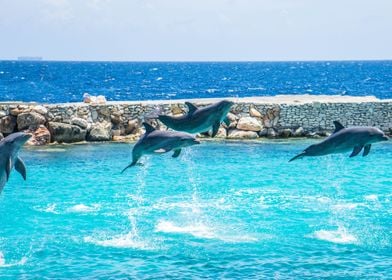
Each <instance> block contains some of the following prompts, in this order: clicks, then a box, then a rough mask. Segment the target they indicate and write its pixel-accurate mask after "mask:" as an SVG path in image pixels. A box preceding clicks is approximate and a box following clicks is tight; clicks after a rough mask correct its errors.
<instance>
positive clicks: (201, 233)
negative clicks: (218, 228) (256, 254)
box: [155, 221, 257, 242]
mask: <svg viewBox="0 0 392 280" xmlns="http://www.w3.org/2000/svg"><path fill="white" fill-rule="evenodd" d="M155 231H156V232H164V233H177V234H189V235H192V236H194V237H197V238H204V239H219V240H222V241H225V242H255V241H257V238H255V237H252V236H249V235H246V234H241V235H224V234H217V233H216V232H215V230H214V229H213V228H211V227H208V226H206V225H204V224H203V223H196V224H191V225H185V226H178V225H175V224H174V223H172V222H170V221H160V222H159V223H158V224H157V225H156V226H155Z"/></svg>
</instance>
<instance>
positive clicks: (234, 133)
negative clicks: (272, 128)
mask: <svg viewBox="0 0 392 280" xmlns="http://www.w3.org/2000/svg"><path fill="white" fill-rule="evenodd" d="M227 138H229V139H256V138H258V134H257V132H255V131H245V130H238V129H231V130H229V133H228V135H227Z"/></svg>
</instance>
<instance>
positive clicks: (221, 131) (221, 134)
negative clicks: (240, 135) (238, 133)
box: [215, 127, 227, 138]
mask: <svg viewBox="0 0 392 280" xmlns="http://www.w3.org/2000/svg"><path fill="white" fill-rule="evenodd" d="M215 137H216V138H226V137H227V130H226V128H224V127H220V128H219V129H218V133H217V134H216V135H215Z"/></svg>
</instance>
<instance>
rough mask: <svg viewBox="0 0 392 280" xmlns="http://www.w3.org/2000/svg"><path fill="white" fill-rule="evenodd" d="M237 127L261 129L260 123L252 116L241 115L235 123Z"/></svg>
mask: <svg viewBox="0 0 392 280" xmlns="http://www.w3.org/2000/svg"><path fill="white" fill-rule="evenodd" d="M237 129H240V130H246V131H256V132H257V131H260V130H262V129H263V126H262V125H261V123H260V122H259V121H258V120H257V119H255V118H252V117H242V118H240V120H239V121H238V123H237Z"/></svg>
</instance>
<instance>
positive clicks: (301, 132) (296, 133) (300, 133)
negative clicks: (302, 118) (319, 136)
mask: <svg viewBox="0 0 392 280" xmlns="http://www.w3.org/2000/svg"><path fill="white" fill-rule="evenodd" d="M293 135H294V137H302V136H304V135H305V130H304V128H303V127H302V126H300V127H298V128H297V129H296V130H295V131H294V133H293Z"/></svg>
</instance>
